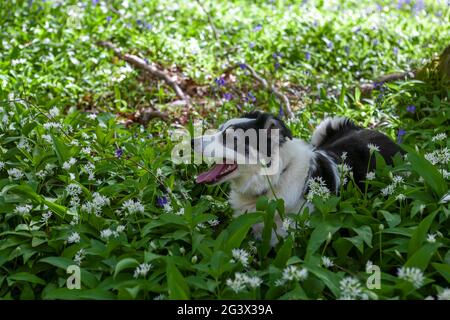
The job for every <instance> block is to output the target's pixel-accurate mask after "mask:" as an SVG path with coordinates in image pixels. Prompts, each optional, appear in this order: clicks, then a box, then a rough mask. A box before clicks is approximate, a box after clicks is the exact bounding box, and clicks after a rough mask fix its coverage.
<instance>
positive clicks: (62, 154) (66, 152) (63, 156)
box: [52, 135, 70, 164]
mask: <svg viewBox="0 0 450 320" xmlns="http://www.w3.org/2000/svg"><path fill="white" fill-rule="evenodd" d="M52 139H53V146H54V147H55V153H56V156H57V157H58V161H59V163H60V164H63V163H64V162H65V161H66V160H68V159H69V158H70V148H69V147H68V146H67V145H66V144H65V143H64V142H63V141H62V140H61V139H60V138H58V137H55V136H54V135H52Z"/></svg>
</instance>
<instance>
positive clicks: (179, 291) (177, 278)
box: [166, 257, 190, 300]
mask: <svg viewBox="0 0 450 320" xmlns="http://www.w3.org/2000/svg"><path fill="white" fill-rule="evenodd" d="M166 274H167V286H168V287H169V298H170V299H172V300H188V299H189V297H190V292H189V287H188V285H187V283H186V280H185V279H184V277H183V275H182V274H181V272H180V271H179V270H178V269H177V267H176V266H175V263H174V262H173V259H172V257H168V258H167V269H166Z"/></svg>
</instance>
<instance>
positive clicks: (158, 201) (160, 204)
mask: <svg viewBox="0 0 450 320" xmlns="http://www.w3.org/2000/svg"><path fill="white" fill-rule="evenodd" d="M167 203H169V200H167V197H165V196H161V197H156V204H157V206H158V207H160V208H163V207H164V206H165V205H166V204H167Z"/></svg>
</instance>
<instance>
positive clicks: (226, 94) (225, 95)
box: [223, 92, 233, 101]
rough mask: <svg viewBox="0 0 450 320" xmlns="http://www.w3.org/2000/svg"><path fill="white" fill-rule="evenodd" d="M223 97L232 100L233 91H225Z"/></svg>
mask: <svg viewBox="0 0 450 320" xmlns="http://www.w3.org/2000/svg"><path fill="white" fill-rule="evenodd" d="M223 98H224V99H225V100H227V101H230V100H232V99H233V95H232V94H231V93H229V92H225V93H224V94H223Z"/></svg>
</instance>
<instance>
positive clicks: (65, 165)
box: [62, 158, 77, 170]
mask: <svg viewBox="0 0 450 320" xmlns="http://www.w3.org/2000/svg"><path fill="white" fill-rule="evenodd" d="M75 163H77V160H76V159H75V158H70V159H69V160H67V161H66V162H64V163H63V166H62V168H63V169H64V170H70V168H71V167H72V166H73V165H74V164H75Z"/></svg>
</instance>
